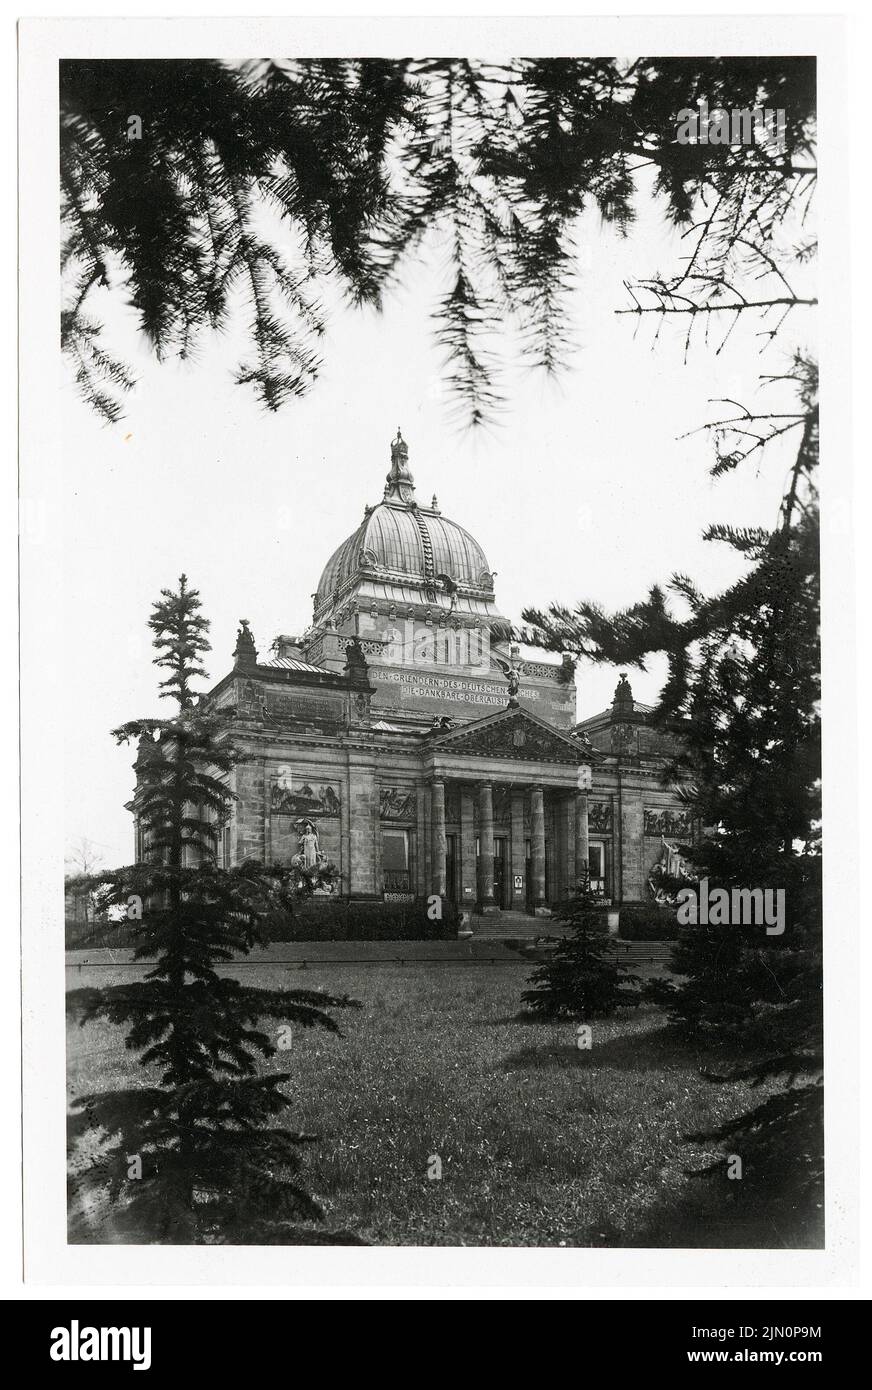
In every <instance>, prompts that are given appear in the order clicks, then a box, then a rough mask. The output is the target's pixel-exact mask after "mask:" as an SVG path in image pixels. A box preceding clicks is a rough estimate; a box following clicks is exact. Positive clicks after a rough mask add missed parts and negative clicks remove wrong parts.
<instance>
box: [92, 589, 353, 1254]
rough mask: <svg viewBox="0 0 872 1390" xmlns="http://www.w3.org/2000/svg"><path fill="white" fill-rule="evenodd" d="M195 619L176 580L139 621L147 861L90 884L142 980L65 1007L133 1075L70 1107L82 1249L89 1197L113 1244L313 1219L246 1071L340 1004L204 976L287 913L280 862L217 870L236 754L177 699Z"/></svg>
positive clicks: (192, 604)
mask: <svg viewBox="0 0 872 1390" xmlns="http://www.w3.org/2000/svg"><path fill="white" fill-rule="evenodd" d="M199 610H200V601H199V596H198V594H197V592H196V591H195V590H191V589H189V588H188V585H187V581H186V579H185V577H184V575H183V576H182V578H181V580H180V581H179V589H178V592H176V593H172V592H170V591H164V593H163V595H162V598H161V600H160V602H158V603H157V604H156V605H155V607H154V611H153V614H152V617H151V619H150V626H151V628H152V631H153V632H154V634H155V635H154V646H155V648H156V649H157V652H158V655H157V656H156V658H155V661H156V664H157V665H158V666H160V667H162V668H163V669H165V670H166V671H167V672H168V674H167V676H166V678H165V679H164V681H163V682H162V685H161V694H162V695H165V696H168V697H170V698H172V699H173V700H175V701H176V703H177V704H178V707H179V708H178V714H177V715H176V716H175V717H173V718H170V719H161V720H157V719H148V720H135V721H132V722H130V723H128V724H125V725H124V726H123V727H122V728H120V729H117V730H116V731H115V737H116V738H117V739H118V740H119V742H124V741H127V740H129V739H131V738H136V739H138V740H139V755H138V758H137V771H138V788H137V795H136V807H137V814H138V816H139V818H140V822H141V825H142V826H143V828H144V831H145V835H146V840H147V850H146V853H147V858H146V860H145V862H141V863H137V864H134V865H131V866H128V867H126V868H123V869H118V870H113V871H111V872H101V873H100V874H99V876H96V877H95V880H94V883H95V886H96V887H97V889H98V900H99V909H100V910H101V911H104V912H105V911H108V910H110V909H119V908H126V910H127V916H128V923H127V925H128V927H129V929H130V931H131V933H132V936H133V938H134V942H135V948H134V955H135V958H136V959H142V960H145V959H149V960H150V959H152V958H155V957H156V960H155V963H154V964H153V965H152V967H151V968H150V969H149V970H148V971H147V972H146V973H145V975H144V977H143V979H141V980H134V981H131V982H125V983H123V984H118V985H114V986H109V987H106V988H103V989H81V990H76V991H73V992H72V994H71V996H70V1008H71V1010H72V1012H73V1014H74V1015H75V1016H77V1017H78V1018H79V1020H80V1022H81V1023H83V1024H84V1023H87V1022H88V1021H90V1020H95V1019H99V1020H104V1021H106V1022H109V1023H111V1024H114V1025H116V1026H118V1027H120V1028H123V1029H125V1036H126V1046H127V1048H128V1049H129V1050H130V1051H132V1052H135V1053H136V1054H137V1056H138V1061H139V1063H140V1065H141V1066H142V1067H143V1068H145V1069H147V1080H146V1079H145V1078H144V1084H143V1085H142V1086H141V1087H131V1088H127V1089H124V1090H114V1091H103V1092H96V1093H92V1094H89V1095H84V1096H79V1097H78V1098H77V1100H76V1102H75V1105H74V1109H73V1113H72V1116H71V1118H70V1141H71V1145H72V1149H73V1153H72V1162H71V1171H72V1174H73V1176H72V1179H71V1188H72V1192H71V1196H72V1205H73V1210H74V1212H75V1213H76V1215H74V1217H73V1219H72V1221H71V1235H72V1237H73V1238H74V1239H75V1238H87V1232H88V1223H87V1219H86V1217H87V1209H88V1207H89V1204H93V1202H94V1200H95V1199H106V1198H108V1199H109V1200H110V1201H111V1202H112V1203H113V1205H114V1211H113V1212H112V1217H111V1221H112V1228H113V1231H114V1233H115V1236H116V1238H118V1239H124V1240H134V1241H143V1240H144V1241H151V1242H167V1243H176V1244H178V1243H181V1244H190V1243H197V1242H229V1243H238V1242H240V1241H254V1242H257V1243H261V1242H267V1243H268V1242H275V1241H282V1240H287V1241H293V1240H295V1239H296V1238H297V1235H298V1232H297V1230H296V1226H295V1223H297V1222H299V1221H300V1220H312V1219H315V1218H317V1217H319V1215H320V1210H319V1208H318V1204H317V1202H315V1201H314V1200H313V1198H312V1197H311V1196H310V1195H309V1194H308V1193H307V1191H306V1190H305V1187H304V1185H303V1183H302V1181H301V1177H300V1169H301V1159H300V1150H301V1147H302V1146H304V1145H305V1144H308V1143H311V1142H313V1141H314V1139H315V1138H316V1136H315V1135H311V1134H305V1133H299V1132H297V1133H295V1132H294V1131H293V1130H292V1129H291V1128H289V1127H288V1126H287V1122H286V1113H287V1110H288V1108H289V1105H290V1102H289V1100H288V1097H287V1095H286V1094H285V1092H284V1091H283V1089H282V1088H283V1086H285V1085H286V1084H287V1083H288V1082H289V1080H290V1075H289V1073H287V1072H268V1073H266V1074H264V1075H259V1074H258V1062H259V1060H261V1059H269V1058H270V1057H272V1056H273V1055H274V1054H275V1053H276V1050H277V1049H276V1044H275V1041H274V1035H275V1034H276V1032H277V1027H278V1026H281V1027H285V1028H288V1027H291V1026H293V1027H296V1028H323V1029H327V1030H329V1031H332V1032H337V1031H338V1026H337V1024H336V1021H335V1019H334V1018H333V1017H332V1014H331V1013H330V1012H329V1011H330V1010H331V1009H336V1008H342V1007H348V1006H349V1005H351V1004H352V1003H353V1001H351V1000H349V999H347V998H345V997H332V996H329V995H326V994H323V993H320V992H317V993H316V992H312V991H308V990H285V991H269V990H263V989H258V988H254V987H250V986H246V985H243V984H241V983H239V981H237V980H235V979H232V978H227V977H225V976H223V975H222V974H220V973H219V971H220V967H221V966H222V965H225V964H227V963H229V962H231V961H233V960H234V959H238V958H239V957H240V956H241V955H246V954H247V953H248V952H249V951H250V950H251V949H252V946H253V945H254V944H255V942H256V941H258V940H266V939H267V936H268V932H269V928H270V925H271V924H272V923H275V922H280V921H282V920H284V919H285V918H286V916H287V914H288V912H289V910H290V908H291V905H292V898H293V888H292V883H291V878H290V874H291V871H289V870H287V869H284V868H283V867H281V866H275V867H272V868H269V869H264V868H263V866H261V865H258V864H255V863H250V862H249V863H244V864H240V865H238V866H236V867H235V868H232V869H225V868H221V867H219V866H218V864H217V863H216V845H217V836H218V829H219V827H220V825H221V823H222V819H223V817H224V816H225V815H226V813H227V808H228V805H229V802H230V799H231V793H230V791H229V790H228V787H227V783H226V780H225V779H226V776H227V773H228V772H229V771H230V769H231V768H232V767H233V766H234V765H235V764H236V762H237V761H238V760H239V759H238V755H237V753H236V752H235V750H234V748H233V746H232V743H231V742H230V741H229V738H228V736H227V712H226V711H220V712H214V711H212V710H210V709H209V708H208V706H204V705H203V703H202V702H199V701H197V700H196V699H195V697H194V696H193V695H192V692H191V681H192V679H194V678H196V677H199V676H202V675H204V674H205V673H204V671H203V667H202V660H201V658H202V655H203V653H204V652H205V651H207V650H208V642H207V640H206V630H207V626H208V624H207V623H206V620H205V619H204V618H203V617H202V615H201V614H200V611H199ZM140 911H141V916H140V915H139V914H140ZM268 1020H270V1021H271V1023H270V1024H269V1025H268V1024H267V1021H268ZM137 1163H138V1165H139V1167H140V1169H141V1171H140V1172H138V1173H137V1172H135V1171H134V1170H135V1168H136V1166H137Z"/></svg>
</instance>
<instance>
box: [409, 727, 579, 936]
mask: <svg viewBox="0 0 872 1390" xmlns="http://www.w3.org/2000/svg"><path fill="white" fill-rule="evenodd" d="M590 759H591V750H590V749H588V748H585V747H584V746H582V745H580V744H579V743H578V741H577V740H575V739H573V738H571V737H569V736H564V735H563V734H561V733H559V732H558V731H556V730H554V729H553V728H551V727H549V726H548V725H546V724H544V723H542V722H541V721H539V720H537V719H535V718H534V717H533V716H531V715H529V714H527V713H526V712H525V711H522V710H520V709H506V710H504V711H502V712H500V713H499V714H495V715H491V716H489V717H487V718H485V719H481V720H477V721H476V722H475V723H474V724H467V725H465V726H464V727H463V728H462V729H458V730H452V731H450V732H446V733H441V732H440V733H439V734H437V735H435V736H434V737H432V739H431V741H430V746H429V748H428V750H427V755H426V759H425V782H426V786H427V788H428V800H429V805H430V817H429V865H430V873H429V882H428V885H427V886H428V889H429V891H430V892H431V893H436V894H439V895H440V896H447V897H449V898H451V899H454V900H456V901H457V902H458V903H461V904H462V903H466V904H468V905H469V906H474V907H475V908H476V910H477V911H478V912H481V913H484V914H496V913H498V912H499V911H500V910H501V909H503V908H510V909H515V910H524V909H525V908H526V909H527V910H529V911H532V912H536V911H540V910H541V909H543V908H544V907H545V906H546V903H547V901H548V900H549V899H551V900H554V899H555V898H558V897H561V896H563V895H565V894H566V893H569V892H571V891H572V889H573V888H574V886H575V884H576V882H577V879H578V876H579V874H578V870H579V866H582V865H587V860H588V838H587V837H588V807H587V788H588V786H589V785H590ZM458 809H459V817H457V819H456V820H455V821H452V820H451V819H450V815H451V812H452V811H454V813H455V815H456V812H457V810H458ZM458 837H459V841H460V843H459V846H458V845H457V844H456V839H457V838H458ZM452 839H454V840H455V844H453V845H452V844H451V841H452ZM449 849H452V850H453V851H454V852H453V853H452V854H450V853H449ZM452 878H453V879H454V881H453V882H452Z"/></svg>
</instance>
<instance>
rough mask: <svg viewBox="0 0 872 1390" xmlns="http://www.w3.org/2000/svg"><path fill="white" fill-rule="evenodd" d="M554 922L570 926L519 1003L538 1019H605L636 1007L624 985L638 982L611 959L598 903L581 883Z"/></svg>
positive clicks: (636, 998)
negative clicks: (568, 931)
mask: <svg viewBox="0 0 872 1390" xmlns="http://www.w3.org/2000/svg"><path fill="white" fill-rule="evenodd" d="M555 915H556V917H557V918H558V920H559V921H561V922H566V923H567V924H568V925H569V926H570V927H571V929H572V930H571V933H570V935H569V936H565V937H555V938H553V943H554V945H553V950H552V951H551V954H550V955H549V957H548V959H547V960H546V961H543V962H542V964H541V965H539V966H537V968H536V969H535V970H534V971H533V974H532V975H531V976H530V981H529V983H530V984H531V985H532V986H533V987H532V988H531V989H528V990H525V991H524V993H523V994H522V995H521V999H522V1001H523V1003H524V1004H526V1006H527V1008H528V1009H530V1010H531V1012H532V1013H534V1014H537V1015H539V1016H540V1017H542V1018H554V1019H557V1018H576V1019H589V1018H607V1017H608V1016H609V1015H610V1014H613V1013H614V1012H615V1010H616V1009H619V1008H622V1007H627V1006H629V1007H631V1008H635V1006H636V1005H637V1004H638V1003H639V993H638V991H637V990H635V989H633V988H629V986H632V985H634V984H635V983H636V982H637V981H638V976H636V975H631V974H630V973H629V971H628V970H627V969H626V967H625V966H624V965H622V964H621V963H620V962H619V961H618V960H617V959H616V957H615V949H614V945H613V944H612V941H611V940H610V938H609V935H608V932H607V931H606V930H605V929H604V926H603V915H602V909H601V908H598V907H597V898H596V896H595V895H594V894H592V893H590V892H589V890H588V887H587V885H586V884H583V885H582V886H581V887H580V888H579V891H578V892H577V893H576V894H575V896H574V897H572V898H569V899H567V900H566V901H565V902H563V903H561V904H560V905H559V907H558V908H557V909H556V913H555Z"/></svg>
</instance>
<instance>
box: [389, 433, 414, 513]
mask: <svg viewBox="0 0 872 1390" xmlns="http://www.w3.org/2000/svg"><path fill="white" fill-rule="evenodd" d="M414 500H415V480H414V478H413V477H412V475H411V473H410V472H409V446H408V444H407V443H406V441H405V439H404V438H403V433H402V430H401V429H400V427H399V425H397V437H396V439H394V440H392V441H391V471H390V473H389V474H388V477H387V485H386V487H385V501H386V502H407V503H408V502H413V501H414Z"/></svg>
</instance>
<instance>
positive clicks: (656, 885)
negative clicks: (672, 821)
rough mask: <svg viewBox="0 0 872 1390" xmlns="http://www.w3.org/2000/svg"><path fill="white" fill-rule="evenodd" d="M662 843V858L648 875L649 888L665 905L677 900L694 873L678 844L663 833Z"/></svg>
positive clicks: (654, 896)
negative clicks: (680, 891) (683, 886)
mask: <svg viewBox="0 0 872 1390" xmlns="http://www.w3.org/2000/svg"><path fill="white" fill-rule="evenodd" d="M660 845H661V849H660V858H659V859H658V861H657V863H656V864H655V865H654V866H653V868H652V869H651V872H650V874H649V875H648V890H649V892H650V893H651V896H652V897H653V899H654V901H655V902H656V903H660V904H661V906H664V905H666V904H668V903H674V902H675V901H676V897H677V895H678V892H679V890H680V889H681V887H682V885H683V884H686V883H688V882H692V881H693V879H694V874H693V870H692V869H691V867H690V865H689V864H688V862H687V860H686V859H685V858H684V855H683V854H682V853H681V850H680V849H679V847H678V845H677V844H675V843H674V842H672V841H670V840H667V839H666V838H665V837H664V836H663V835H661V837H660Z"/></svg>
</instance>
